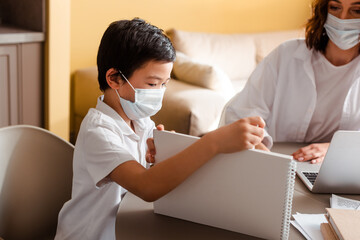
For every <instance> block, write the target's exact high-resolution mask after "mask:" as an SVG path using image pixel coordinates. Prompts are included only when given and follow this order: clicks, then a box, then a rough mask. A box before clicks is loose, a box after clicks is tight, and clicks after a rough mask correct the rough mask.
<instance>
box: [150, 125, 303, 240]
mask: <svg viewBox="0 0 360 240" xmlns="http://www.w3.org/2000/svg"><path fill="white" fill-rule="evenodd" d="M198 139H199V138H197V137H193V136H189V135H184V134H179V133H173V132H168V131H157V130H154V141H155V147H156V157H155V158H156V161H155V164H156V163H158V162H161V161H163V160H165V159H167V158H169V157H171V156H173V155H175V154H176V153H178V152H180V151H181V150H183V149H184V148H186V147H187V146H189V145H191V144H192V143H194V142H195V141H197V140H198ZM295 168H296V163H295V162H294V161H293V160H292V157H291V156H288V155H283V154H278V153H271V152H264V151H260V150H246V151H242V152H238V153H231V154H219V155H217V156H216V157H214V158H213V159H211V160H210V161H209V162H207V163H206V164H205V165H204V166H203V167H201V168H200V169H198V170H197V171H196V172H195V173H194V174H192V175H191V176H190V177H189V178H187V179H186V180H185V181H184V182H183V183H182V184H180V185H179V186H178V187H177V188H175V189H174V190H172V191H171V192H169V193H168V194H166V195H165V196H164V197H162V198H160V199H159V200H157V201H155V202H154V212H155V213H157V214H162V215H167V216H171V217H175V218H180V219H184V220H188V221H192V222H196V223H201V224H205V225H209V226H212V227H218V228H222V229H226V230H230V231H234V232H239V233H243V234H247V235H251V236H256V237H260V238H265V239H288V236H289V229H290V216H291V205H292V197H293V191H294V183H295Z"/></svg>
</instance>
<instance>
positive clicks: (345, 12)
mask: <svg viewBox="0 0 360 240" xmlns="http://www.w3.org/2000/svg"><path fill="white" fill-rule="evenodd" d="M312 12H313V15H312V17H311V18H310V20H309V21H308V23H307V25H306V38H305V40H300V39H297V40H292V41H288V42H286V43H283V44H282V45H280V46H279V47H278V48H277V49H275V50H274V51H273V52H272V53H271V54H270V55H269V56H268V57H266V58H265V59H264V60H263V61H262V62H261V63H260V64H259V66H258V67H257V68H256V70H255V71H254V73H253V74H252V75H251V77H250V79H249V81H248V83H247V85H246V86H245V88H244V90H243V91H242V92H240V93H238V94H237V95H236V96H235V97H234V98H233V99H232V100H230V102H229V103H228V105H227V107H226V108H225V116H224V118H225V123H226V124H228V123H230V122H234V121H235V120H237V119H239V118H242V117H245V116H257V115H259V116H261V117H263V119H264V120H265V122H266V125H267V126H266V129H265V130H266V133H265V135H266V137H265V138H264V140H263V141H262V143H261V144H259V145H258V146H256V148H258V149H264V150H267V149H268V148H270V147H271V146H272V142H273V141H277V142H285V141H286V142H305V143H311V142H312V143H313V144H310V145H308V146H306V147H304V148H301V149H299V150H298V151H296V152H294V153H293V156H294V158H295V159H297V160H299V161H309V160H310V161H311V163H317V162H321V161H322V160H323V158H324V156H325V153H326V151H327V149H328V146H329V142H330V140H331V138H332V136H333V134H334V132H335V131H337V130H339V129H341V130H360V57H359V51H360V44H359V34H360V2H359V1H358V0H315V2H314V3H313V11H312Z"/></svg>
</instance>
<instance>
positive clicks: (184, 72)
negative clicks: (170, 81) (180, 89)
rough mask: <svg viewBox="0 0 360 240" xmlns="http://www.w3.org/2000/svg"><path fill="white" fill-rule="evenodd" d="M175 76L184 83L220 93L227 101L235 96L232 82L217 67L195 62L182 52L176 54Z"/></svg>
mask: <svg viewBox="0 0 360 240" xmlns="http://www.w3.org/2000/svg"><path fill="white" fill-rule="evenodd" d="M173 74H174V75H175V77H176V78H177V79H179V80H181V81H183V82H187V83H190V84H193V85H196V86H200V87H203V88H208V89H211V90H214V91H216V92H219V93H220V94H221V95H223V96H224V97H226V98H227V99H228V98H230V97H232V96H233V95H234V89H233V86H232V83H231V80H230V79H229V77H228V76H227V75H226V73H225V72H224V71H222V70H221V69H220V68H218V67H216V66H212V65H209V64H204V63H201V62H198V61H194V60H192V59H191V58H189V57H187V56H186V55H185V54H183V53H181V52H177V53H176V60H175V62H174V67H173Z"/></svg>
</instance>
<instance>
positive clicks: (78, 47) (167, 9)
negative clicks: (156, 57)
mask: <svg viewBox="0 0 360 240" xmlns="http://www.w3.org/2000/svg"><path fill="white" fill-rule="evenodd" d="M310 3H311V1H310V0H248V1H245V0H178V1H175V0H151V1H150V0H131V1H129V0H126V1H125V0H101V1H99V0H76V1H71V72H73V71H74V70H76V69H78V68H81V67H87V66H92V65H95V64H96V52H97V48H98V45H99V42H100V39H101V36H102V34H103V33H104V31H105V29H106V28H107V26H108V25H109V23H111V22H112V21H115V20H119V19H131V18H133V17H141V18H143V19H146V20H147V21H149V22H151V23H152V24H154V25H156V26H158V27H161V28H162V29H164V30H167V29H169V28H177V29H181V30H188V31H205V32H219V33H237V32H259V31H272V30H287V29H295V28H300V27H302V26H303V25H304V24H305V22H306V19H307V18H308V17H309V16H310Z"/></svg>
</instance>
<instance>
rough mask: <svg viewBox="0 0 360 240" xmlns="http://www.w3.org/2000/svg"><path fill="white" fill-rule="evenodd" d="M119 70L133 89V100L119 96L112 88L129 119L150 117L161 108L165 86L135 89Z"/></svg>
mask: <svg viewBox="0 0 360 240" xmlns="http://www.w3.org/2000/svg"><path fill="white" fill-rule="evenodd" d="M119 72H120V74H121V76H122V77H123V78H124V79H125V80H126V81H127V83H128V84H129V85H130V87H131V88H132V89H133V90H134V91H135V102H131V101H129V100H126V99H123V98H122V97H120V95H119V93H118V91H117V90H116V89H114V90H115V92H116V94H117V95H118V97H119V99H120V104H121V106H122V108H123V110H124V112H125V114H126V115H127V116H128V118H130V119H131V120H138V119H140V118H145V117H151V116H153V115H155V114H156V113H157V112H158V111H159V110H160V109H161V106H162V100H163V97H164V93H165V87H163V88H161V89H139V88H136V89H135V88H134V87H133V86H132V85H131V84H130V82H129V81H128V80H127V78H126V77H125V76H124V75H123V74H122V72H121V71H119Z"/></svg>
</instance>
